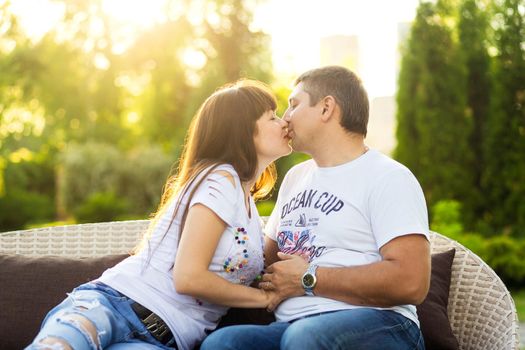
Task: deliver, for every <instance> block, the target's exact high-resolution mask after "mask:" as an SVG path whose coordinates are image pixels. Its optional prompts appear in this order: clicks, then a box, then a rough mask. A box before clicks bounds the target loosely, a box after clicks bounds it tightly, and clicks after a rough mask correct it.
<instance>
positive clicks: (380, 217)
mask: <svg viewBox="0 0 525 350" xmlns="http://www.w3.org/2000/svg"><path fill="white" fill-rule="evenodd" d="M265 233H266V235H268V236H269V237H270V238H271V239H273V240H275V241H277V244H278V247H279V250H280V251H282V252H284V253H287V254H299V255H302V256H303V257H305V258H307V259H308V261H310V262H312V263H315V264H317V265H319V266H323V267H346V266H359V265H365V264H370V263H374V262H377V261H381V260H382V257H381V255H380V254H379V249H380V248H381V247H382V246H383V245H384V244H386V243H388V242H389V241H391V240H392V239H393V238H396V237H399V236H403V235H406V234H412V233H419V234H422V235H425V236H426V237H427V239H428V215H427V209H426V204H425V198H424V195H423V191H422V190H421V186H420V185H419V183H418V182H417V180H416V178H415V177H414V175H413V174H412V173H411V172H410V170H408V169H407V168H406V167H405V166H403V165H401V164H400V163H398V162H396V161H394V160H392V159H390V158H388V157H387V156H385V155H383V154H381V153H380V152H378V151H376V150H369V151H368V152H366V153H365V154H363V155H362V156H361V157H359V158H357V159H355V160H353V161H350V162H348V163H345V164H342V165H339V166H335V167H324V168H323V167H318V166H317V165H316V163H315V162H314V161H313V160H308V161H305V162H303V163H301V164H298V165H297V166H295V167H293V168H292V169H291V170H290V171H289V172H288V173H287V174H286V177H285V178H284V180H283V183H282V185H281V188H280V191H279V196H278V199H277V203H276V205H275V208H274V210H273V212H272V215H271V216H270V218H269V220H268V223H267V225H266V228H265ZM357 307H359V306H355V305H351V304H348V303H345V302H342V301H337V300H333V299H328V298H323V297H318V296H313V297H312V296H300V297H294V298H290V299H287V300H285V301H284V302H283V303H281V304H280V305H279V307H278V308H277V310H276V312H275V314H276V317H277V320H279V321H290V320H294V319H297V318H300V317H303V316H306V315H311V314H316V313H320V312H325V311H334V310H342V309H352V308H357ZM389 309H391V310H394V311H397V312H399V313H401V314H403V315H404V316H406V317H408V318H409V319H411V320H413V321H414V322H415V323H416V324H419V322H418V320H417V314H416V308H415V306H413V305H402V306H397V307H393V308H389Z"/></svg>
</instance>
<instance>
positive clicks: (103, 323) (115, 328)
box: [26, 282, 174, 350]
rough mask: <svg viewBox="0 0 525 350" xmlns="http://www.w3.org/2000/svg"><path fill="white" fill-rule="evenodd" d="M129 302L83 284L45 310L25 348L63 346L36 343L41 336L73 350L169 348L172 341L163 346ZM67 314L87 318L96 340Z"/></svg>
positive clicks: (106, 289) (57, 348)
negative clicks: (39, 324) (66, 345)
mask: <svg viewBox="0 0 525 350" xmlns="http://www.w3.org/2000/svg"><path fill="white" fill-rule="evenodd" d="M132 302H133V300H131V299H129V298H128V297H126V296H124V295H122V294H120V293H119V292H117V291H116V290H114V289H113V288H111V287H109V286H107V285H105V284H103V283H100V282H88V283H85V284H83V285H81V286H79V287H77V288H75V289H74V290H73V291H72V292H71V293H69V294H68V297H67V298H66V299H65V300H64V301H63V302H62V303H60V304H59V305H58V306H56V307H55V308H53V309H52V310H51V311H49V313H48V314H47V315H46V317H45V319H44V321H43V323H42V327H41V329H40V332H39V333H38V335H37V336H36V338H35V339H34V340H33V343H31V344H30V345H29V346H28V347H27V348H26V350H27V349H31V350H38V349H53V350H61V349H64V347H63V346H62V345H61V344H60V343H59V342H55V343H54V344H53V345H47V344H46V345H45V346H44V345H43V344H41V343H40V342H41V340H43V339H45V338H58V339H61V340H63V341H65V342H66V343H68V344H69V345H70V347H71V348H72V349H74V350H83V349H86V350H92V349H111V350H119V349H133V350H139V349H172V348H170V347H169V345H171V344H173V346H174V340H172V342H173V343H170V344H168V346H165V345H163V344H161V343H160V342H159V341H157V340H156V339H155V338H153V336H152V335H151V334H150V333H149V332H148V330H147V329H146V327H145V326H144V324H143V323H142V322H141V321H140V319H139V318H138V317H137V315H136V314H135V313H134V312H133V310H132V309H131V306H130V305H131V303H132ZM67 315H79V316H83V317H84V318H86V319H88V320H89V321H91V323H92V324H93V325H94V326H95V328H96V330H97V339H96V340H95V339H93V337H92V336H91V334H90V333H89V332H88V331H87V330H86V329H85V327H84V326H83V325H82V324H80V322H78V321H76V320H72V319H71V318H68V317H67ZM97 344H98V346H97Z"/></svg>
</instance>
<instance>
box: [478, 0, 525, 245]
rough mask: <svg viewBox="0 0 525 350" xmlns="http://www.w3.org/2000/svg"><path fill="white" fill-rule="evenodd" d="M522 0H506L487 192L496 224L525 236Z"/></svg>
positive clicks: (499, 30)
mask: <svg viewBox="0 0 525 350" xmlns="http://www.w3.org/2000/svg"><path fill="white" fill-rule="evenodd" d="M524 11H525V8H524V6H523V1H522V0H501V1H499V2H497V5H496V15H495V16H494V23H495V25H496V31H495V48H496V49H497V55H496V57H495V59H494V65H493V77H494V79H493V82H492V84H493V89H492V93H491V100H490V103H491V104H490V115H489V118H488V121H487V128H486V134H487V139H486V143H485V147H486V148H485V152H486V154H485V158H486V168H485V173H484V177H483V185H484V194H485V196H487V197H486V198H487V201H488V203H487V205H488V206H489V208H490V209H489V210H488V212H487V214H486V216H485V218H484V219H485V220H486V221H487V222H488V223H489V225H490V226H492V228H494V229H496V230H503V231H504V232H512V231H513V232H514V233H516V234H518V235H521V236H525V229H524V227H525V201H524V200H523V199H524V198H525V180H524V179H525V52H524V50H525V43H524V38H525V25H524V16H525V15H524V13H523V12H524Z"/></svg>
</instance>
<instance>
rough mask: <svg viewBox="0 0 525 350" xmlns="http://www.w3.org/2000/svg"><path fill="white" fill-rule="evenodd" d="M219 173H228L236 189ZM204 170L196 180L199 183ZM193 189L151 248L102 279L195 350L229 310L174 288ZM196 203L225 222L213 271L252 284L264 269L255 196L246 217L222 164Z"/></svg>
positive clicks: (163, 220)
mask: <svg viewBox="0 0 525 350" xmlns="http://www.w3.org/2000/svg"><path fill="white" fill-rule="evenodd" d="M220 171H226V172H228V173H230V174H231V175H232V176H233V178H234V180H235V181H234V182H235V185H233V184H232V183H231V182H230V180H229V179H228V178H227V177H226V176H224V175H223V174H221V173H220ZM205 172H206V171H203V173H201V175H199V176H198V177H197V181H198V180H199V179H200V178H202V177H203V174H204V173H205ZM195 183H197V182H195ZM193 187H194V186H193V185H192V186H190V188H189V189H188V191H186V195H185V196H184V197H183V199H182V202H181V205H180V210H179V211H178V213H177V216H176V217H175V219H174V220H173V223H172V224H171V226H170V221H171V219H172V216H173V212H174V209H175V204H176V202H177V200H178V196H175V197H174V198H173V199H172V200H171V201H170V203H169V204H168V205H167V206H166V209H165V211H164V212H163V213H162V214H161V216H160V218H159V220H158V222H157V223H156V224H155V226H154V228H153V231H152V233H151V238H150V240H149V246H148V248H146V249H144V250H142V251H141V252H140V253H139V254H137V255H134V256H131V257H129V258H127V259H125V260H123V261H122V262H121V263H119V264H117V265H116V266H114V267H113V268H111V269H108V270H106V271H105V272H104V273H103V275H102V276H101V277H100V278H99V279H98V280H99V281H101V282H103V283H105V284H107V285H109V286H111V287H112V288H114V289H116V290H118V291H119V292H121V293H122V294H124V295H126V296H128V297H129V298H131V299H133V300H135V301H136V302H138V303H140V304H142V305H143V306H145V307H147V308H148V309H150V310H151V311H153V312H154V313H156V314H157V315H159V316H160V317H161V318H162V319H163V320H164V322H166V323H167V324H168V326H169V327H170V329H171V331H172V333H173V336H174V337H175V340H176V342H177V346H178V348H179V349H181V350H183V349H193V348H194V347H195V345H196V344H197V343H198V342H199V341H200V340H202V339H204V337H205V336H206V334H207V333H208V332H209V331H211V330H213V329H215V327H216V326H217V323H218V321H219V320H220V318H221V316H223V315H224V314H225V313H226V311H227V310H228V308H227V307H225V306H220V305H214V304H210V303H208V302H206V301H204V300H198V299H195V298H193V297H191V296H188V295H182V294H178V293H177V291H176V290H175V285H176V283H177V281H174V280H173V276H172V273H173V265H174V263H175V256H176V254H177V249H178V243H179V227H180V223H181V218H182V213H183V211H184V208H185V207H186V206H187V205H188V196H189V193H191V192H192V189H193ZM197 203H200V204H203V205H205V206H206V207H208V208H210V209H211V210H213V212H215V214H217V215H218V216H219V217H220V218H221V219H222V220H223V221H224V222H225V223H226V224H227V227H226V230H225V231H224V232H223V234H222V237H221V239H220V241H219V244H218V246H217V249H216V251H215V254H214V256H213V258H212V261H211V263H210V266H209V270H210V271H212V272H215V273H217V274H218V275H219V276H222V277H223V278H225V279H227V280H229V281H230V282H233V283H238V284H244V285H250V284H251V282H252V281H253V280H254V279H255V277H256V276H257V275H258V274H260V272H261V271H262V269H263V267H264V259H263V234H262V229H261V219H260V217H259V215H258V213H257V208H256V206H255V204H254V202H253V200H252V199H251V198H250V208H251V217H249V216H248V212H247V211H246V207H245V205H244V192H243V190H242V187H241V182H240V179H239V177H238V175H237V173H236V172H235V170H234V168H233V167H232V166H231V165H220V166H218V167H217V168H216V169H215V170H214V171H213V172H212V173H211V174H210V175H208V176H207V177H206V178H205V179H204V181H203V182H202V183H201V185H200V186H199V187H198V188H197V189H196V192H195V194H194V195H193V198H192V199H191V201H190V203H189V206H190V207H191V206H193V205H195V204H197ZM164 235H165V236H164ZM198 243H199V242H196V244H198Z"/></svg>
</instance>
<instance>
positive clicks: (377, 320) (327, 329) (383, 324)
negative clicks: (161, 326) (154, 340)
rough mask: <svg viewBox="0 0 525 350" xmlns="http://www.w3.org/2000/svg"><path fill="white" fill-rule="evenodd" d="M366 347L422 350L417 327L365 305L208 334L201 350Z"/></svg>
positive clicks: (391, 349)
mask: <svg viewBox="0 0 525 350" xmlns="http://www.w3.org/2000/svg"><path fill="white" fill-rule="evenodd" d="M211 349H213V350H217V349H229V350H231V349H258V350H266V349H294V350H295V349H301V350H309V349H312V350H313V349H316V350H317V349H366V350H375V349H377V350H385V349H389V350H396V349H399V350H401V349H402V350H407V349H417V350H424V349H425V344H424V342H423V336H422V334H421V331H420V330H419V327H418V326H417V325H416V324H415V323H414V322H412V321H411V320H409V319H408V318H406V317H404V316H403V315H401V314H399V313H397V312H394V311H390V310H376V309H369V308H361V309H353V310H342V311H333V312H326V313H322V314H317V315H312V316H307V317H304V318H301V319H298V320H296V321H293V322H274V323H271V324H269V325H267V326H256V325H241V326H230V327H225V328H221V329H219V330H217V331H215V332H213V333H212V334H210V335H209V336H208V337H207V338H206V339H205V340H204V343H203V344H202V346H201V350H211Z"/></svg>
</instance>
